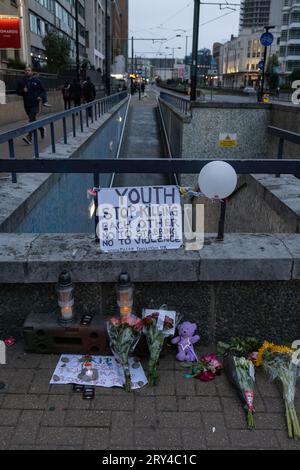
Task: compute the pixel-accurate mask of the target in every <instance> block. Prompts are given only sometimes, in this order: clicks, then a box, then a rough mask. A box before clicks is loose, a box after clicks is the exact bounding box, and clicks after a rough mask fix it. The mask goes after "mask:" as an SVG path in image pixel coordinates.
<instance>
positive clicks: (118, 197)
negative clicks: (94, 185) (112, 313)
mask: <svg viewBox="0 0 300 470" xmlns="http://www.w3.org/2000/svg"><path fill="white" fill-rule="evenodd" d="M98 205H99V207H98V217H99V224H98V229H97V232H98V237H99V239H100V245H101V249H102V251H104V252H106V253H108V252H122V251H150V250H166V249H167V250H172V249H178V248H180V247H181V246H182V244H183V236H182V210H181V204H180V193H179V190H178V188H177V187H176V186H148V187H135V188H113V189H100V191H99V193H98Z"/></svg>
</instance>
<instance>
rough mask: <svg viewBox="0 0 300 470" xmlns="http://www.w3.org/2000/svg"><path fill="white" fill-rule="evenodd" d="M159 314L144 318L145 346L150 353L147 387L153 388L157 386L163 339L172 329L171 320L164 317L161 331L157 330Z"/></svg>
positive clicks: (172, 323)
mask: <svg viewBox="0 0 300 470" xmlns="http://www.w3.org/2000/svg"><path fill="white" fill-rule="evenodd" d="M158 318H159V314H158V313H154V314H152V315H148V316H147V317H145V318H144V320H143V323H144V334H145V336H146V340H147V345H148V349H149V353H150V358H149V364H148V381H149V385H151V386H154V385H156V384H157V382H158V379H159V375H158V363H159V358H160V355H161V351H162V349H163V346H164V342H165V339H166V337H167V335H168V331H169V330H171V329H172V328H173V327H174V322H173V319H172V318H169V317H167V316H166V317H165V321H164V325H163V329H162V330H160V329H159V328H158Z"/></svg>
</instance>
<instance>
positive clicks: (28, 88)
mask: <svg viewBox="0 0 300 470" xmlns="http://www.w3.org/2000/svg"><path fill="white" fill-rule="evenodd" d="M17 94H18V95H19V96H22V97H23V101H24V109H25V112H26V114H27V116H28V118H29V122H35V121H36V120H37V115H38V114H39V111H40V103H42V106H44V107H45V108H51V105H50V104H49V103H48V100H47V92H46V90H45V88H44V86H43V84H42V82H41V81H40V80H39V79H38V78H37V77H36V75H35V74H34V73H33V71H32V68H31V67H27V68H26V70H25V76H24V77H23V78H22V79H21V80H20V81H19V82H18V84H17ZM39 131H40V134H41V138H42V139H44V138H45V136H46V130H45V128H44V127H40V129H39ZM23 141H24V142H25V143H26V144H27V145H31V143H32V133H31V132H30V133H29V134H28V135H27V137H24V138H23Z"/></svg>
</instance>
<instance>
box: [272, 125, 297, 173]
mask: <svg viewBox="0 0 300 470" xmlns="http://www.w3.org/2000/svg"><path fill="white" fill-rule="evenodd" d="M268 133H269V134H270V135H273V136H275V137H278V138H279V144H278V152H277V158H278V160H283V158H284V143H285V141H287V142H291V143H293V144H296V145H300V134H298V133H297V132H292V131H287V130H285V129H280V128H279V127H274V126H268ZM276 176H277V178H280V174H279V173H277V174H276Z"/></svg>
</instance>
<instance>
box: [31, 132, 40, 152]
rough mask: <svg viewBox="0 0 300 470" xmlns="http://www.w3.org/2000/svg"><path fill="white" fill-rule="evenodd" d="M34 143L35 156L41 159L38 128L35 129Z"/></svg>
mask: <svg viewBox="0 0 300 470" xmlns="http://www.w3.org/2000/svg"><path fill="white" fill-rule="evenodd" d="M33 145H34V158H36V159H39V158H40V152H39V141H38V131H37V130H36V129H35V130H34V131H33Z"/></svg>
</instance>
